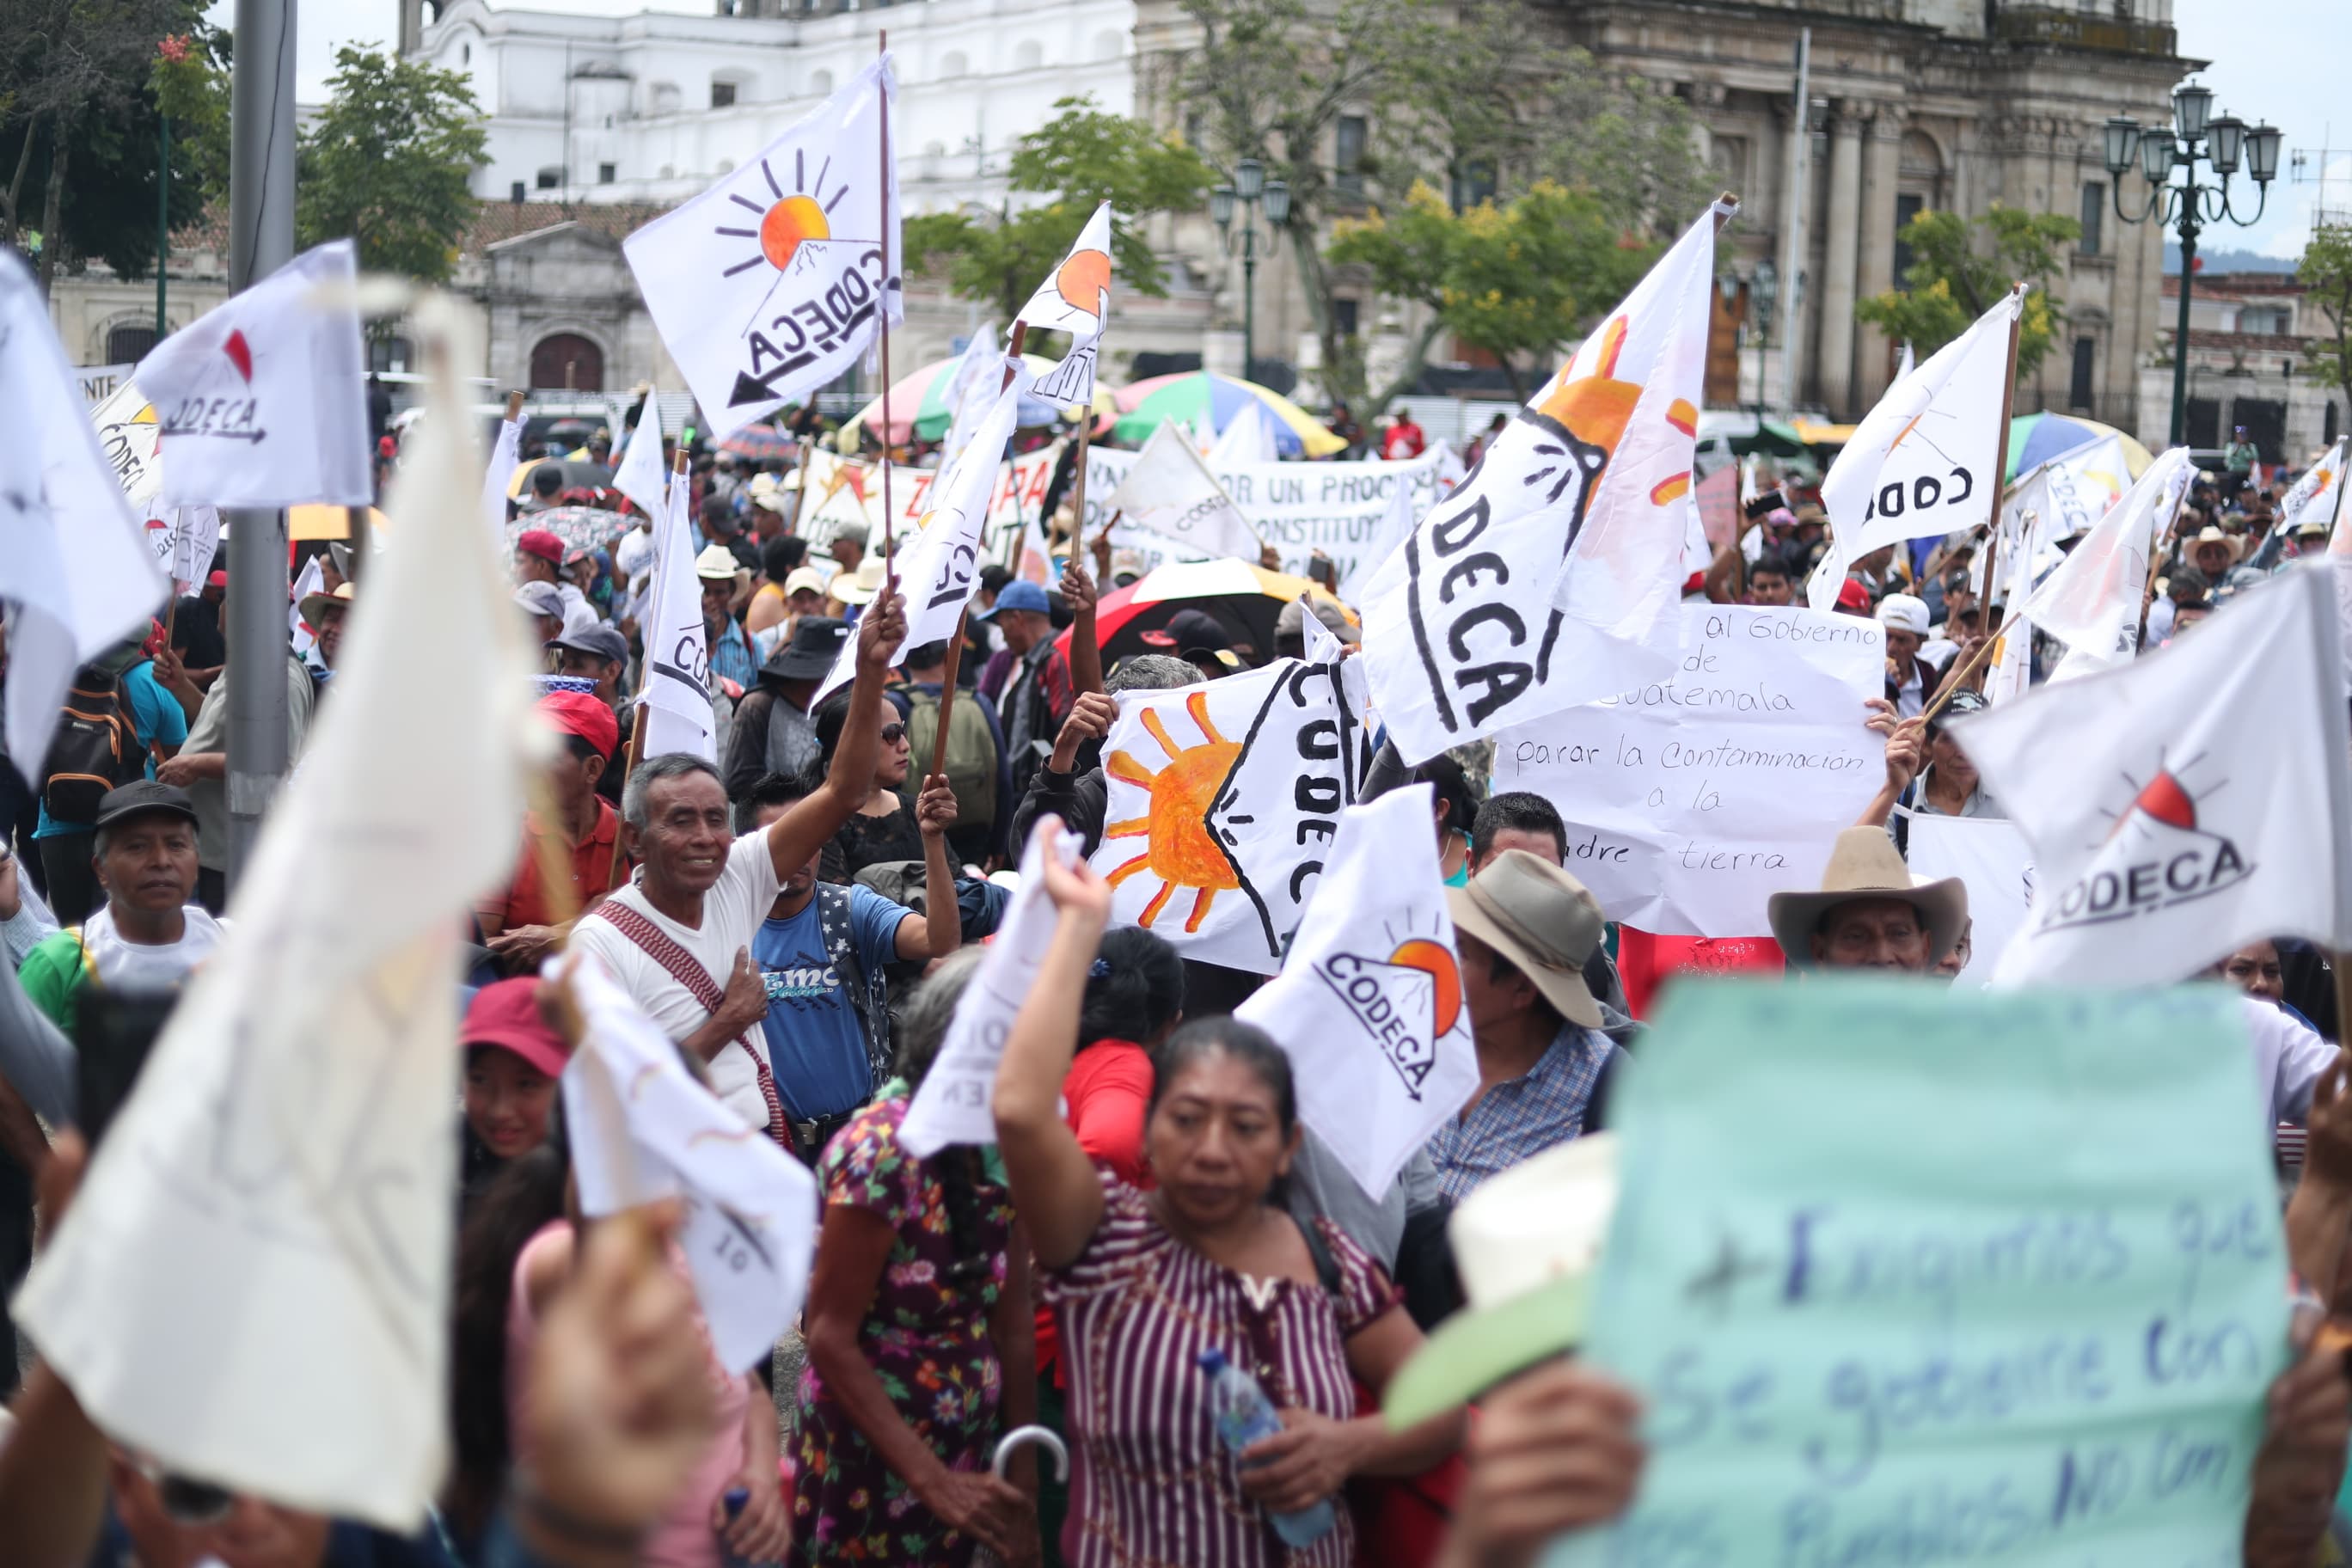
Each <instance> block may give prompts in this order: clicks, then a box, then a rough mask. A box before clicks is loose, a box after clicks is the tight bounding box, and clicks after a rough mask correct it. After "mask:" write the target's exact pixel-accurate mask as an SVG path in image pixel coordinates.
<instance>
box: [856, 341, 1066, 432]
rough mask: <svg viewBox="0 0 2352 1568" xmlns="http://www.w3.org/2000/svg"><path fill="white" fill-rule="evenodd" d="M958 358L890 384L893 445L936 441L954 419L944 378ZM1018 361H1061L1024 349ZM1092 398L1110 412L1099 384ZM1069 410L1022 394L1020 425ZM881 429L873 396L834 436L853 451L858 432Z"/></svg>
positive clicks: (1037, 367) (1040, 364)
mask: <svg viewBox="0 0 2352 1568" xmlns="http://www.w3.org/2000/svg"><path fill="white" fill-rule="evenodd" d="M961 358H962V356H961V355H957V356H956V357H955V358H952V359H943V360H936V361H933V362H932V363H929V364H927V365H925V366H923V367H922V368H921V369H920V370H917V371H911V372H909V373H908V374H905V375H902V376H900V377H899V378H898V380H897V381H895V382H893V383H891V384H890V429H889V439H890V441H891V442H892V444H893V445H896V444H898V443H902V442H905V441H907V440H909V439H914V440H921V441H936V440H939V439H940V437H944V436H945V435H946V434H947V433H948V426H950V425H952V424H954V423H955V409H954V408H953V407H952V406H951V405H950V404H949V402H948V379H949V377H950V376H951V375H952V374H954V373H955V367H956V365H957V364H958V363H959V362H960V361H961ZM1021 362H1022V363H1024V364H1025V365H1027V366H1028V367H1029V368H1030V369H1031V370H1033V371H1035V372H1036V373H1037V374H1041V375H1042V374H1045V372H1047V371H1049V370H1051V369H1053V368H1054V366H1055V364H1056V363H1059V362H1058V361H1055V360H1050V359H1047V358H1046V357H1045V355H1043V354H1023V355H1022V356H1021ZM1095 402H1096V405H1097V409H1098V410H1100V411H1102V412H1105V413H1108V412H1109V411H1110V395H1109V392H1108V388H1105V387H1103V386H1100V385H1097V387H1096V389H1095ZM1068 413H1069V411H1066V410H1064V409H1062V408H1059V407H1056V406H1055V405H1053V404H1051V403H1048V402H1046V401H1045V399H1044V398H1042V397H1024V398H1023V399H1022V400H1021V414H1020V419H1021V423H1022V424H1023V425H1024V426H1036V425H1052V424H1055V423H1056V422H1058V421H1060V420H1061V419H1063V418H1065V417H1067V416H1068ZM881 428H882V400H881V399H880V398H879V397H877V398H876V399H875V400H874V401H873V402H871V403H869V404H867V405H866V406H865V407H863V408H861V409H859V410H858V411H857V414H856V416H855V417H853V418H852V419H850V420H849V422H848V423H847V424H845V425H844V426H842V427H841V432H840V434H839V435H837V436H836V437H835V441H836V442H837V443H838V444H839V449H840V450H842V451H845V452H849V451H855V450H856V441H857V436H858V433H859V432H860V431H862V430H867V429H872V430H879V429H881ZM910 431H911V432H912V434H911V436H910V435H909V432H910Z"/></svg>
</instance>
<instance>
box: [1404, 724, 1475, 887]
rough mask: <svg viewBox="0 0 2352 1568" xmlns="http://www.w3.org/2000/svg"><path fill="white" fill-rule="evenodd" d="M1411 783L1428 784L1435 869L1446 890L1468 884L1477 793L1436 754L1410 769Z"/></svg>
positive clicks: (1454, 767)
mask: <svg viewBox="0 0 2352 1568" xmlns="http://www.w3.org/2000/svg"><path fill="white" fill-rule="evenodd" d="M1412 780H1413V782H1414V783H1415V784H1427V785H1429V793H1430V796H1431V798H1432V799H1433V801H1434V802H1435V803H1436V804H1435V805H1434V807H1433V809H1434V810H1435V812H1436V814H1437V859H1438V868H1439V869H1440V870H1441V871H1443V872H1444V875H1445V885H1446V886H1447V887H1449V888H1466V887H1468V886H1469V885H1470V824H1471V823H1472V822H1473V821H1474V820H1475V818H1476V817H1477V815H1478V792H1477V791H1476V790H1475V789H1472V788H1471V787H1470V781H1469V779H1468V778H1467V777H1465V775H1464V773H1463V772H1462V764H1461V763H1457V762H1455V761H1454V759H1453V758H1452V757H1450V756H1448V755H1446V754H1445V753H1444V752H1439V753H1438V754H1437V755H1435V756H1433V757H1432V758H1430V759H1429V761H1427V762H1425V763H1422V764H1421V766H1419V767H1417V768H1415V769H1413V770H1412Z"/></svg>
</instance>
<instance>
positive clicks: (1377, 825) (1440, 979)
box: [1234, 784, 1478, 1204]
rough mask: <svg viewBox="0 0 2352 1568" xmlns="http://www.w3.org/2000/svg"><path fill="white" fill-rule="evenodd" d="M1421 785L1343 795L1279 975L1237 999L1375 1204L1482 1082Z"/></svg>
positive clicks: (1304, 1114)
mask: <svg viewBox="0 0 2352 1568" xmlns="http://www.w3.org/2000/svg"><path fill="white" fill-rule="evenodd" d="M1430 811H1431V805H1430V787H1429V785H1427V784H1412V785H1410V786H1408V787H1406V788H1403V789H1399V790H1391V791H1390V792H1389V793H1388V794H1387V795H1382V796H1381V798H1380V799H1378V800H1375V801H1372V802H1370V803H1369V804H1367V805H1354V806H1349V808H1348V809H1347V810H1346V811H1344V812H1342V813H1341V814H1340V816H1339V833H1338V835H1337V836H1336V837H1333V839H1332V840H1331V851H1330V858H1329V859H1328V862H1327V863H1326V864H1325V866H1324V868H1323V875H1322V877H1321V879H1320V880H1319V881H1318V883H1317V885H1316V889H1315V897H1314V899H1313V900H1311V901H1310V902H1309V903H1308V904H1307V916H1306V919H1304V920H1303V921H1300V922H1299V925H1298V934H1297V936H1296V937H1295V938H1294V939H1293V940H1292V942H1291V944H1290V952H1289V955H1288V957H1287V958H1286V960H1285V961H1284V963H1283V966H1282V973H1279V974H1276V976H1275V977H1274V978H1273V979H1272V980H1270V981H1268V982H1266V984H1265V986H1264V987H1263V988H1261V989H1260V990H1258V991H1257V992H1255V993H1254V994H1252V995H1251V996H1250V997H1249V999H1248V1000H1246V1001H1244V1003H1243V1004H1242V1005H1240V1006H1238V1007H1236V1008H1234V1017H1236V1018H1239V1019H1242V1020H1243V1021H1244V1022H1245V1023H1251V1024H1255V1025H1257V1026H1259V1027H1260V1028H1262V1029H1264V1030H1265V1032H1266V1033H1267V1034H1269V1035H1272V1036H1273V1037H1274V1038H1275V1040H1276V1043H1277V1044H1279V1045H1280V1046H1281V1047H1282V1048H1283V1050H1284V1051H1285V1052H1286V1054H1287V1055H1288V1056H1289V1058H1290V1065H1291V1069H1292V1071H1291V1077H1292V1079H1293V1080H1294V1081H1296V1082H1297V1085H1298V1114H1299V1116H1300V1117H1301V1118H1302V1119H1303V1120H1304V1121H1306V1123H1307V1126H1308V1127H1310V1128H1312V1129H1313V1130H1314V1131H1315V1133H1316V1135H1317V1136H1318V1137H1319V1138H1321V1139H1322V1140H1323V1142H1324V1143H1325V1145H1326V1146H1327V1147H1328V1148H1329V1149H1330V1151H1331V1152H1332V1153H1333V1154H1334V1155H1336V1156H1337V1157H1338V1158H1339V1163H1341V1164H1342V1165H1345V1166H1346V1167H1347V1168H1348V1173H1349V1175H1351V1176H1353V1177H1355V1178H1356V1184H1357V1185H1358V1186H1360V1187H1361V1188H1363V1190H1364V1193H1365V1194H1366V1195H1367V1196H1369V1197H1370V1199H1371V1200H1372V1202H1373V1203H1375V1204H1377V1203H1379V1202H1380V1201H1381V1199H1382V1198H1383V1197H1384V1196H1386V1195H1387V1194H1388V1191H1389V1189H1390V1188H1391V1186H1393V1185H1395V1184H1396V1178H1397V1173H1398V1172H1399V1171H1401V1170H1402V1169H1403V1168H1404V1163H1405V1162H1406V1161H1407V1160H1410V1159H1411V1158H1412V1155H1413V1152H1414V1151H1415V1150H1417V1149H1419V1148H1420V1147H1421V1146H1422V1145H1423V1144H1424V1143H1426V1142H1429V1140H1430V1137H1431V1135H1432V1134H1433V1133H1435V1132H1436V1131H1437V1130H1438V1128H1439V1127H1440V1126H1442V1125H1443V1124H1444V1122H1445V1121H1447V1120H1448V1119H1449V1118H1451V1117H1452V1116H1453V1115H1454V1113H1455V1112H1456V1111H1459V1110H1461V1109H1462V1107H1463V1106H1464V1105H1465V1103H1466V1102H1467V1101H1468V1100H1469V1099H1470V1097H1471V1096H1472V1095H1473V1094H1475V1093H1476V1092H1477V1089H1478V1054H1477V1052H1476V1050H1475V1048H1474V1047H1472V1045H1471V1043H1470V1014H1469V1010H1468V1009H1467V1008H1466V1007H1465V1006H1464V1005H1463V994H1462V970H1461V966H1460V964H1459V963H1458V962H1457V961H1456V959H1455V956H1454V919H1453V916H1452V915H1451V914H1450V913H1448V912H1447V910H1446V907H1445V881H1444V874H1443V873H1442V872H1441V870H1440V869H1439V867H1438V864H1437V842H1436V839H1435V838H1434V837H1433V836H1432V835H1431V833H1430V831H1429V821H1430Z"/></svg>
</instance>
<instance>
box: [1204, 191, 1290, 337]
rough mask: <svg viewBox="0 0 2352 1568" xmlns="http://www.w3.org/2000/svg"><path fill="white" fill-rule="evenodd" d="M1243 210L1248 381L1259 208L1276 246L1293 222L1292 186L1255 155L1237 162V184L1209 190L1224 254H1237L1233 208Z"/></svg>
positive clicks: (1254, 316) (1270, 240) (1254, 330)
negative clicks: (1277, 238)
mask: <svg viewBox="0 0 2352 1568" xmlns="http://www.w3.org/2000/svg"><path fill="white" fill-rule="evenodd" d="M1237 204H1238V205H1239V206H1240V207H1241V209H1242V213H1241V218H1242V232H1241V245H1242V377H1243V379H1244V380H1247V379H1248V378H1249V376H1250V372H1251V366H1252V363H1253V362H1254V361H1255V358H1256V355H1257V235H1258V230H1257V225H1256V223H1255V221H1254V220H1255V216H1256V214H1257V211H1258V209H1259V208H1260V207H1264V208H1265V223H1266V242H1267V248H1268V249H1269V250H1271V249H1272V247H1273V240H1274V237H1275V236H1276V235H1277V234H1279V233H1281V232H1282V226H1283V225H1284V224H1286V223H1287V222H1289V221H1290V187H1289V186H1288V185H1286V184H1283V183H1282V182H1281V181H1280V180H1269V179H1267V178H1266V177H1265V164H1264V163H1259V162H1258V161H1257V160H1256V159H1255V158H1244V159H1243V160H1241V161H1240V162H1239V163H1235V164H1234V183H1233V184H1230V185H1219V186H1218V187H1217V188H1216V189H1215V190H1213V191H1211V192H1210V193H1209V217H1210V219H1211V221H1213V223H1215V224H1216V226H1217V235H1218V237H1219V238H1220V239H1221V240H1222V241H1223V244H1224V247H1225V254H1226V255H1228V256H1231V255H1232V254H1233V253H1234V233H1233V226H1234V206H1235V205H1237Z"/></svg>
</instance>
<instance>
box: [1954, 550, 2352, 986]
mask: <svg viewBox="0 0 2352 1568" xmlns="http://www.w3.org/2000/svg"><path fill="white" fill-rule="evenodd" d="M2332 576H2333V574H2330V573H2325V572H2310V571H2295V572H2288V573H2284V574H2282V575H2280V576H2279V577H2277V578H2275V579H2273V581H2271V582H2270V583H2267V584H2263V586H2262V587H2259V588H2256V589H2253V590H2252V591H2251V592H2249V593H2247V594H2245V595H2242V603H2241V604H2239V605H2233V606H2231V610H2230V612H2229V614H2227V615H2225V616H2221V617H2219V618H2218V619H2216V620H2215V621H2214V622H2213V624H2212V625H2210V626H2201V627H2200V628H2198V632H2197V635H2196V636H2194V637H2184V638H2182V639H2181V640H2180V641H2179V642H2176V643H2174V644H2172V645H2171V646H2169V647H2166V648H2163V649H2162V650H2160V651H2158V652H2157V653H2153V654H2150V655H2148V656H2147V658H2142V659H2139V660H2138V661H2137V662H2136V663H2133V664H2130V665H2127V666H2126V667H2124V668H2119V669H2111V670H2105V671H2102V672H2100V673H2097V674H2094V675H2088V676H2084V678H2083V679H2079V680H2072V681H2064V682H2060V683H2057V684H2053V685H2049V686H2044V687H2042V689H2040V690H2039V691H2037V692H2035V693H2034V694H2033V695H2032V696H2030V697H2027V698H2025V699H2024V700H2021V701H2018V702H2013V703H2009V704H2006V705H2004V706H2001V707H1999V708H1993V709H1989V710H1986V711H1985V712H1984V713H1983V714H1982V715H1980V716H1979V717H1976V718H1972V719H1960V720H1956V721H1954V722H1953V725H1952V732H1953V734H1954V735H1955V736H1957V737H1958V739H1959V742H1960V743H1961V744H1962V745H1963V746H1965V747H1967V748H1968V753H1969V756H1970V757H1971V758H1973V759H1975V762H1976V764H1977V767H1978V769H1979V772H1981V773H1983V775H1984V782H1985V788H1986V789H1987V790H1988V791H1990V793H1992V794H1994V795H1999V796H2000V799H2001V802H2002V803H2003V804H2004V805H2007V806H2008V808H2009V813H2010V816H2011V818H2012V819H2013V820H2014V821H2015V822H2016V823H2017V826H2018V827H2019V828H2020V829H2021V831H2022V832H2023V833H2024V835H2025V837H2026V839H2027V841H2028V842H2030V843H2031V844H2032V846H2033V861H2034V866H2035V868H2036V876H2035V886H2034V889H2033V910H2032V918H2031V919H2030V920H2029V921H2028V922H2027V924H2026V927H2025V930H2024V931H2022V932H2021V934H2020V935H2019V936H2018V938H2017V940H2016V941H2015V942H2012V943H2011V944H2010V948H2009V951H2008V952H2006V953H2005V954H2003V955H2002V959H2001V963H2000V968H1999V969H1998V970H1996V971H1995V972H1994V976H1993V979H1994V983H1995V984H2001V985H2019V984H2066V985H2151V984H2153V985H2162V984H2170V983H2171V982H2173V981H2176V980H2182V979H2186V978H2188V977H2189V975H2192V974H2195V973H2197V972H2198V971H2200V970H2201V969H2203V968H2205V967H2206V966H2207V965H2208V964H2210V963H2216V962H2218V961H2219V960H2220V959H2221V958H2222V957H2223V956H2225V955H2226V954H2228V953H2230V952H2233V951H2234V950H2236V949H2237V948H2239V947H2241V946H2242V945H2244V944H2245V943H2246V942H2252V941H2255V940H2258V939H2263V938H2269V937H2276V936H2294V937H2301V938H2303V939H2304V940H2305V941H2307V942H2315V943H2317V944H2318V945H2320V946H2321V947H2325V948H2330V949H2334V950H2336V951H2339V952H2340V951H2342V950H2344V949H2346V948H2348V947H2352V766H2347V760H2346V752H2347V744H2348V743H2352V742H2347V727H2346V722H2345V704H2344V694H2343V685H2342V682H2343V675H2342V671H2343V663H2342V657H2341V655H2340V653H2339V651H2338V643H2339V633H2338V629H2337V626H2336V585H2335V584H2334V582H2333V581H2332V580H2331V579H2332Z"/></svg>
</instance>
